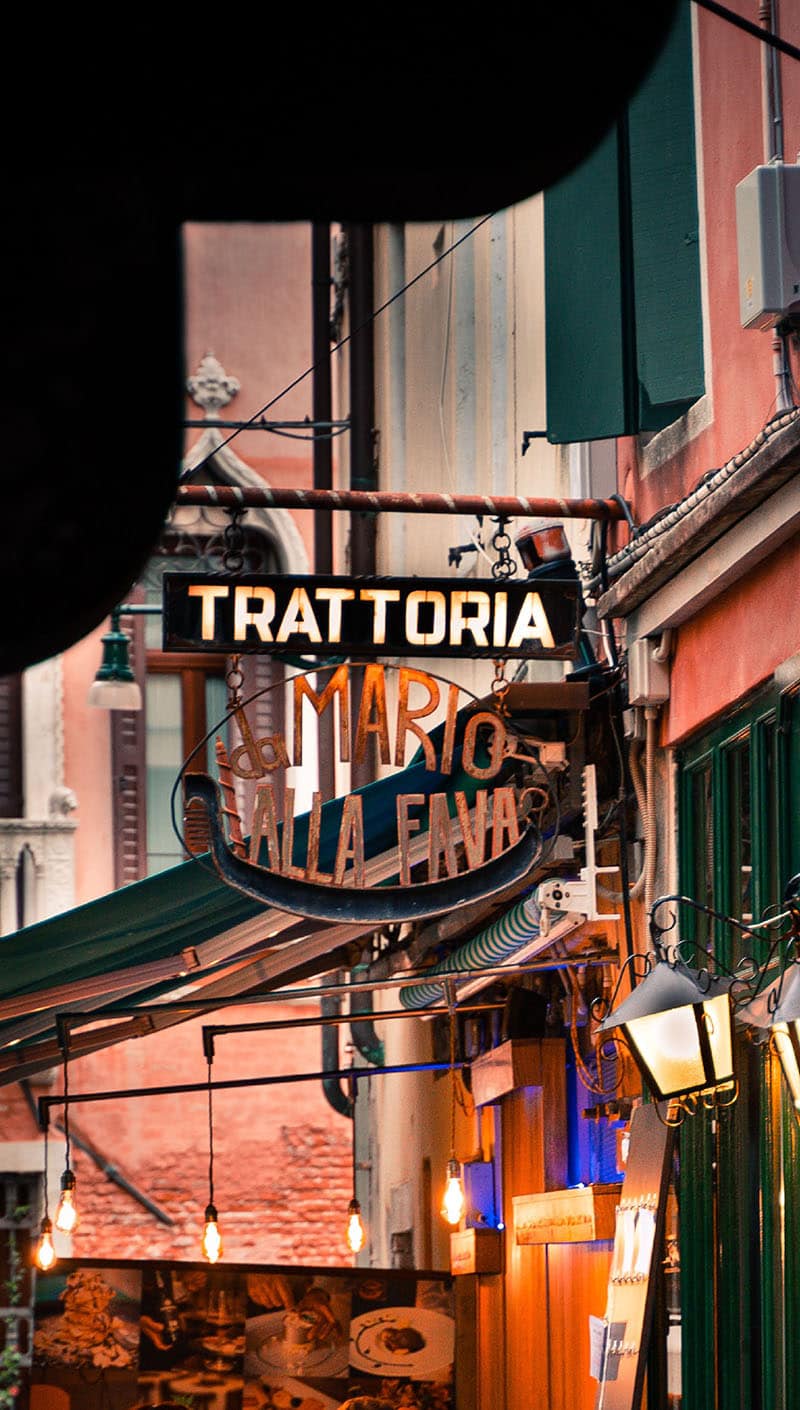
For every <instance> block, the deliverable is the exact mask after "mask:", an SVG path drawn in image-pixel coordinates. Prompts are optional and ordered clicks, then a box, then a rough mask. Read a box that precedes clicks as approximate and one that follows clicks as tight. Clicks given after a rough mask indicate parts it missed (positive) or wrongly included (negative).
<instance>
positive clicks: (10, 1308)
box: [0, 1175, 42, 1403]
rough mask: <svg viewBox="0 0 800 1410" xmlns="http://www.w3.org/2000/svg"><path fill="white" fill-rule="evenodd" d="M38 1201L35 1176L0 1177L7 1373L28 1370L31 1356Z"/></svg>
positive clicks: (0, 1342) (0, 1347)
mask: <svg viewBox="0 0 800 1410" xmlns="http://www.w3.org/2000/svg"><path fill="white" fill-rule="evenodd" d="M41 1199H42V1191H41V1180H40V1177H39V1176H38V1175H0V1352H2V1353H3V1357H4V1360H5V1363H6V1366H7V1367H8V1369H9V1370H11V1368H13V1367H14V1366H18V1367H20V1368H21V1367H25V1366H30V1364H31V1358H32V1355H33V1276H32V1262H33V1258H32V1253H33V1232H34V1229H35V1228H36V1225H37V1223H38V1221H39V1218H40V1216H41V1210H40V1203H41ZM3 1384H5V1381H4V1382H3ZM12 1394H13V1392H12ZM8 1403H10V1401H9V1402H8Z"/></svg>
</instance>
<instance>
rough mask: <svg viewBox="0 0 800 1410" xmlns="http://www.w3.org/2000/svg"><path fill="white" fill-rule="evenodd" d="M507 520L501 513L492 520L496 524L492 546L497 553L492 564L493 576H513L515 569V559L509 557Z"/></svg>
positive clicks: (509, 536) (509, 546) (509, 540)
mask: <svg viewBox="0 0 800 1410" xmlns="http://www.w3.org/2000/svg"><path fill="white" fill-rule="evenodd" d="M508 522H509V521H508V519H506V518H505V517H504V516H503V515H502V514H501V515H499V516H498V518H496V519H493V520H492V523H493V524H496V525H497V528H496V530H495V533H494V537H493V539H492V547H493V548H494V550H495V553H496V554H497V561H496V562H495V563H493V564H492V577H493V578H513V576H514V574H515V573H516V571H517V564H516V561H515V560H514V559H513V558H512V557H511V551H510V550H511V535H510V534H509V533H508V530H507V528H506V525H507V524H508Z"/></svg>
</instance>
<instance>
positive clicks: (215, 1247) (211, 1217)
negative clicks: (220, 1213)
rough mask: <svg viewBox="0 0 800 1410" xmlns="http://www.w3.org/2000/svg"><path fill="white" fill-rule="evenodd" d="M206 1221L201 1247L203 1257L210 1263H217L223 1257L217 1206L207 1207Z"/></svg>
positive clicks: (208, 1205) (209, 1205)
mask: <svg viewBox="0 0 800 1410" xmlns="http://www.w3.org/2000/svg"><path fill="white" fill-rule="evenodd" d="M205 1220H206V1222H205V1224H204V1226H203V1238H202V1242H201V1245H200V1246H201V1248H202V1250H203V1257H204V1258H207V1259H208V1261H209V1263H216V1262H217V1259H218V1258H221V1256H222V1235H221V1234H220V1231H219V1224H218V1223H217V1210H216V1206H215V1205H213V1204H207V1205H206V1213H205Z"/></svg>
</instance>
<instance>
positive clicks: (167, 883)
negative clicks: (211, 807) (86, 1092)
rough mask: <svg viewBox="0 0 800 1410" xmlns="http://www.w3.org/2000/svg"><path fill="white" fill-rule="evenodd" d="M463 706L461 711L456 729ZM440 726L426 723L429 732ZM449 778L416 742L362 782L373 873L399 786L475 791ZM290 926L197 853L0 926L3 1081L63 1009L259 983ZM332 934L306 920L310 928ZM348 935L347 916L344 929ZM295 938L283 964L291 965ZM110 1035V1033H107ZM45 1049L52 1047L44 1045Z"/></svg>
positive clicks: (303, 824)
mask: <svg viewBox="0 0 800 1410" xmlns="http://www.w3.org/2000/svg"><path fill="white" fill-rule="evenodd" d="M469 710H470V707H467V708H466V709H465V710H464V711H462V712H460V716H461V718H460V721H459V726H460V727H459V729H458V733H457V740H458V741H460V738H461V736H462V733H463V723H464V720H465V718H466V716H467V715H468V713H469ZM443 728H444V727H443V726H439V727H438V729H436V730H433V731H431V739H432V740H433V741H434V743H438V742H440V741H439V740H438V739H437V736H438V735H440V734H441V732H442V731H443ZM454 763H455V764H456V765H457V767H456V768H455V769H454V772H453V773H451V774H449V775H447V777H446V778H444V776H443V775H441V774H440V773H439V772H438V771H432V770H428V769H426V768H425V761H424V755H423V751H422V750H421V749H420V750H419V751H418V752H417V754H416V755H415V756H414V758H413V760H412V761H411V763H410V764H409V765H408V766H407V767H406V768H405V769H402V770H400V771H398V772H397V773H396V774H394V775H392V776H391V777H390V778H386V779H380V780H378V781H377V782H375V783H371V784H367V785H366V786H365V787H363V788H360V789H358V790H355V791H357V792H358V793H359V794H360V795H361V796H362V799H363V809H364V831H365V853H366V858H367V864H368V869H369V868H370V866H371V867H372V869H373V881H374V884H380V881H381V880H383V881H388V880H393V879H395V875H396V873H395V872H394V871H392V867H393V866H394V863H395V855H396V846H395V841H396V807H395V800H396V797H397V795H398V794H399V793H401V792H406V793H421V794H425V795H427V794H430V793H433V792H436V791H442V790H443V789H444V788H445V787H446V788H447V790H448V792H452V791H454V790H456V789H459V790H463V791H464V793H465V794H466V796H467V799H468V801H472V799H473V798H474V795H475V793H476V791H477V788H478V783H477V781H476V780H475V779H474V778H472V777H471V776H469V775H467V774H466V773H465V772H464V771H463V770H462V769H461V767H460V748H459V747H458V746H457V747H456V749H455V751H454ZM342 806H343V800H342V799H334V800H332V801H331V802H329V803H327V804H325V805H324V807H323V810H322V836H321V846H320V865H321V866H324V865H325V862H326V859H327V858H328V857H329V856H332V855H333V851H334V849H335V845H336V839H337V837H338V831H339V819H340V816H341V811H342ZM309 818H310V815H309V814H305V815H303V816H302V817H298V818H296V819H295V848H296V853H295V855H296V856H301V855H303V849H304V847H305V844H306V838H307V832H308V825H309ZM290 928H291V929H292V930H293V931H294V932H296V930H297V917H296V916H291V915H288V914H287V913H286V912H282V911H276V910H272V909H268V908H265V907H263V906H260V905H259V904H258V903H257V902H254V901H252V900H251V899H249V898H247V897H246V896H244V895H242V894H240V893H239V892H238V891H235V890H233V889H232V888H231V887H230V886H228V885H226V884H225V883H224V882H223V881H221V880H220V878H219V877H218V876H217V874H216V872H215V871H214V870H213V869H212V867H211V863H210V859H209V857H208V856H207V855H206V856H203V857H196V858H193V859H191V860H189V861H186V862H181V863H179V864H178V865H177V866H174V867H171V868H169V869H168V870H166V871H163V872H160V873H159V874H158V875H156V876H152V877H148V878H146V879H144V880H142V881H138V882H133V883H131V884H129V885H127V886H124V887H121V888H120V889H119V890H117V891H113V892H111V893H110V894H109V895H107V896H102V897H100V898H99V899H97V900H95V901H90V902H88V903H87V904H85V905H82V906H77V907H75V908H74V909H73V910H70V911H65V912H63V913H62V914H60V915H57V916H53V917H52V918H51V919H49V920H46V921H42V922H40V923H38V924H36V925H31V926H26V927H25V928H24V929H22V930H19V931H16V932H14V933H13V934H11V935H6V936H2V937H0V1084H2V1082H4V1081H14V1080H16V1077H15V1070H16V1071H17V1072H19V1073H20V1074H21V1073H22V1071H23V1069H24V1068H25V1067H26V1066H29V1065H30V1063H34V1064H38V1065H39V1066H41V1067H46V1066H49V1065H52V1062H53V1061H54V1052H53V1041H54V1038H55V1035H56V1033H57V1025H56V1019H57V1015H58V1014H59V1013H66V1012H69V1011H73V1012H81V1013H84V1012H92V1013H97V1016H98V1018H99V1017H101V1016H102V1017H104V1018H105V1017H110V1016H111V1015H113V1014H114V1012H115V1006H116V1007H117V1008H118V1009H121V1008H123V1007H124V1008H125V1009H126V1010H129V1009H130V1007H131V1006H132V1005H134V1004H137V1003H152V1002H156V1001H158V1000H159V999H167V998H168V997H169V996H170V995H172V994H175V993H176V992H178V993H179V992H180V991H181V990H185V989H186V986H187V982H189V983H191V985H192V987H193V991H194V994H195V995H196V997H197V998H203V982H204V981H208V984H207V985H206V987H207V989H208V991H209V1010H212V1009H213V993H214V992H215V990H216V991H217V992H218V990H219V987H220V986H217V985H216V984H215V982H214V981H215V980H216V978H217V976H220V975H223V974H225V973H226V970H227V971H228V972H229V971H230V970H231V968H232V966H234V965H236V966H238V968H237V973H236V976H235V977H234V978H228V979H227V981H226V985H224V986H222V987H225V988H227V990H228V992H234V993H235V992H245V991H246V989H247V988H248V987H253V986H255V985H256V984H258V983H259V982H261V980H260V976H259V972H258V969H259V962H261V961H263V958H264V955H265V950H267V949H275V950H277V948H278V947H279V946H281V944H283V943H285V942H283V941H282V938H281V936H282V932H283V931H284V930H285V931H288V930H289V929H290ZM329 929H330V942H331V943H330V946H329V947H328V948H329V949H333V948H334V947H335V945H336V944H337V943H340V942H339V940H338V938H337V937H338V936H339V934H340V932H341V931H342V929H343V927H341V926H331V927H330V928H329ZM315 931H316V932H321V934H320V939H323V937H324V936H325V935H326V934H327V933H328V932H327V929H326V927H320V926H319V925H314V924H313V923H312V922H309V927H308V933H309V934H311V933H312V932H315ZM349 933H350V934H351V935H352V927H351V928H350V932H349ZM291 948H292V947H291V946H288V947H287V949H286V953H287V959H286V964H285V969H286V970H288V969H290V968H292V966H293V964H294V962H295V961H294V960H293V958H292V956H291ZM316 949H317V950H318V951H319V952H320V953H319V972H320V973H322V972H324V969H325V958H324V957H325V953H326V948H325V945H324V943H323V944H322V945H320V944H319V943H318V944H317V946H316ZM109 1041H116V1040H115V1039H111V1038H110V1039H109ZM48 1054H49V1055H48Z"/></svg>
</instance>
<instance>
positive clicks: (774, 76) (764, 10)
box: [758, 0, 794, 411]
mask: <svg viewBox="0 0 800 1410" xmlns="http://www.w3.org/2000/svg"><path fill="white" fill-rule="evenodd" d="M758 22H759V24H760V25H761V28H762V29H764V30H766V31H767V32H768V33H772V34H777V33H778V5H777V0H759V5H758ZM782 108H783V105H782V98H781V70H780V58H779V55H778V53H777V50H776V49H774V48H773V46H772V45H771V44H762V45H761V112H762V121H763V129H764V161H765V163H766V164H767V165H769V164H770V163H772V162H782V161H783V110H782ZM780 215H781V218H783V211H781V212H780ZM787 336H788V335H787V333H786V332H785V331H780V325H776V327H775V328H774V329H773V334H772V369H773V373H774V376H775V382H776V385H777V391H778V395H777V399H776V402H775V406H776V410H777V411H789V410H790V409H791V408H792V407H793V406H794V401H793V399H792V395H791V391H790V387H791V372H790V367H789V351H788V347H787Z"/></svg>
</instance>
